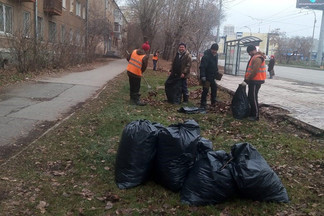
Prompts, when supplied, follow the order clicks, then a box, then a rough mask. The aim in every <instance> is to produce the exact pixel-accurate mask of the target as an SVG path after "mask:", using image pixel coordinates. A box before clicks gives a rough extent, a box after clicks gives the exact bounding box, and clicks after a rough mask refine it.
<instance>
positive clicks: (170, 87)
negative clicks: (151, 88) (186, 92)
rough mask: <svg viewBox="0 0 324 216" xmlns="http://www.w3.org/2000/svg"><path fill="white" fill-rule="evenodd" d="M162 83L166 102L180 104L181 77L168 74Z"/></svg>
mask: <svg viewBox="0 0 324 216" xmlns="http://www.w3.org/2000/svg"><path fill="white" fill-rule="evenodd" d="M164 85H165V94H166V96H167V100H168V102H169V103H172V104H180V103H181V86H182V81H181V78H180V77H179V78H178V77H173V76H169V78H168V79H167V80H166V81H165V84H164Z"/></svg>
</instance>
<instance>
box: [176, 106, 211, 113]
mask: <svg viewBox="0 0 324 216" xmlns="http://www.w3.org/2000/svg"><path fill="white" fill-rule="evenodd" d="M178 112H180V113H186V114H197V113H202V114H205V113H206V109H204V108H199V107H181V108H180V109H178Z"/></svg>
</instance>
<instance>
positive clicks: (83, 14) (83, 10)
mask: <svg viewBox="0 0 324 216" xmlns="http://www.w3.org/2000/svg"><path fill="white" fill-rule="evenodd" d="M82 18H83V19H86V8H85V7H83V8H82Z"/></svg>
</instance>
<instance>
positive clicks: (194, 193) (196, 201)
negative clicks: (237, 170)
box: [181, 150, 237, 206]
mask: <svg viewBox="0 0 324 216" xmlns="http://www.w3.org/2000/svg"><path fill="white" fill-rule="evenodd" d="M230 161H231V156H230V155H229V154H227V153H226V152H225V151H223V150H220V151H209V152H207V153H206V154H205V157H204V158H202V159H201V160H199V161H198V162H196V163H195V165H194V167H193V168H192V169H191V170H190V172H189V175H188V177H187V178H186V180H185V182H184V184H183V187H182V190H181V202H182V203H185V204H189V205H194V206H201V205H211V204H217V203H221V202H224V201H225V200H227V199H228V198H230V197H232V196H233V195H234V194H235V193H236V190H237V189H236V186H235V181H234V179H233V177H232V175H231V169H232V168H231V166H232V165H231V163H230Z"/></svg>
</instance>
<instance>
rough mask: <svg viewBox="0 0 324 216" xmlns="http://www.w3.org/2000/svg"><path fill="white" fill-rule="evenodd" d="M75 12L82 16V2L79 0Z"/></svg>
mask: <svg viewBox="0 0 324 216" xmlns="http://www.w3.org/2000/svg"><path fill="white" fill-rule="evenodd" d="M75 14H76V15H77V16H79V17H81V3H80V2H78V1H77V2H76V4H75Z"/></svg>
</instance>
